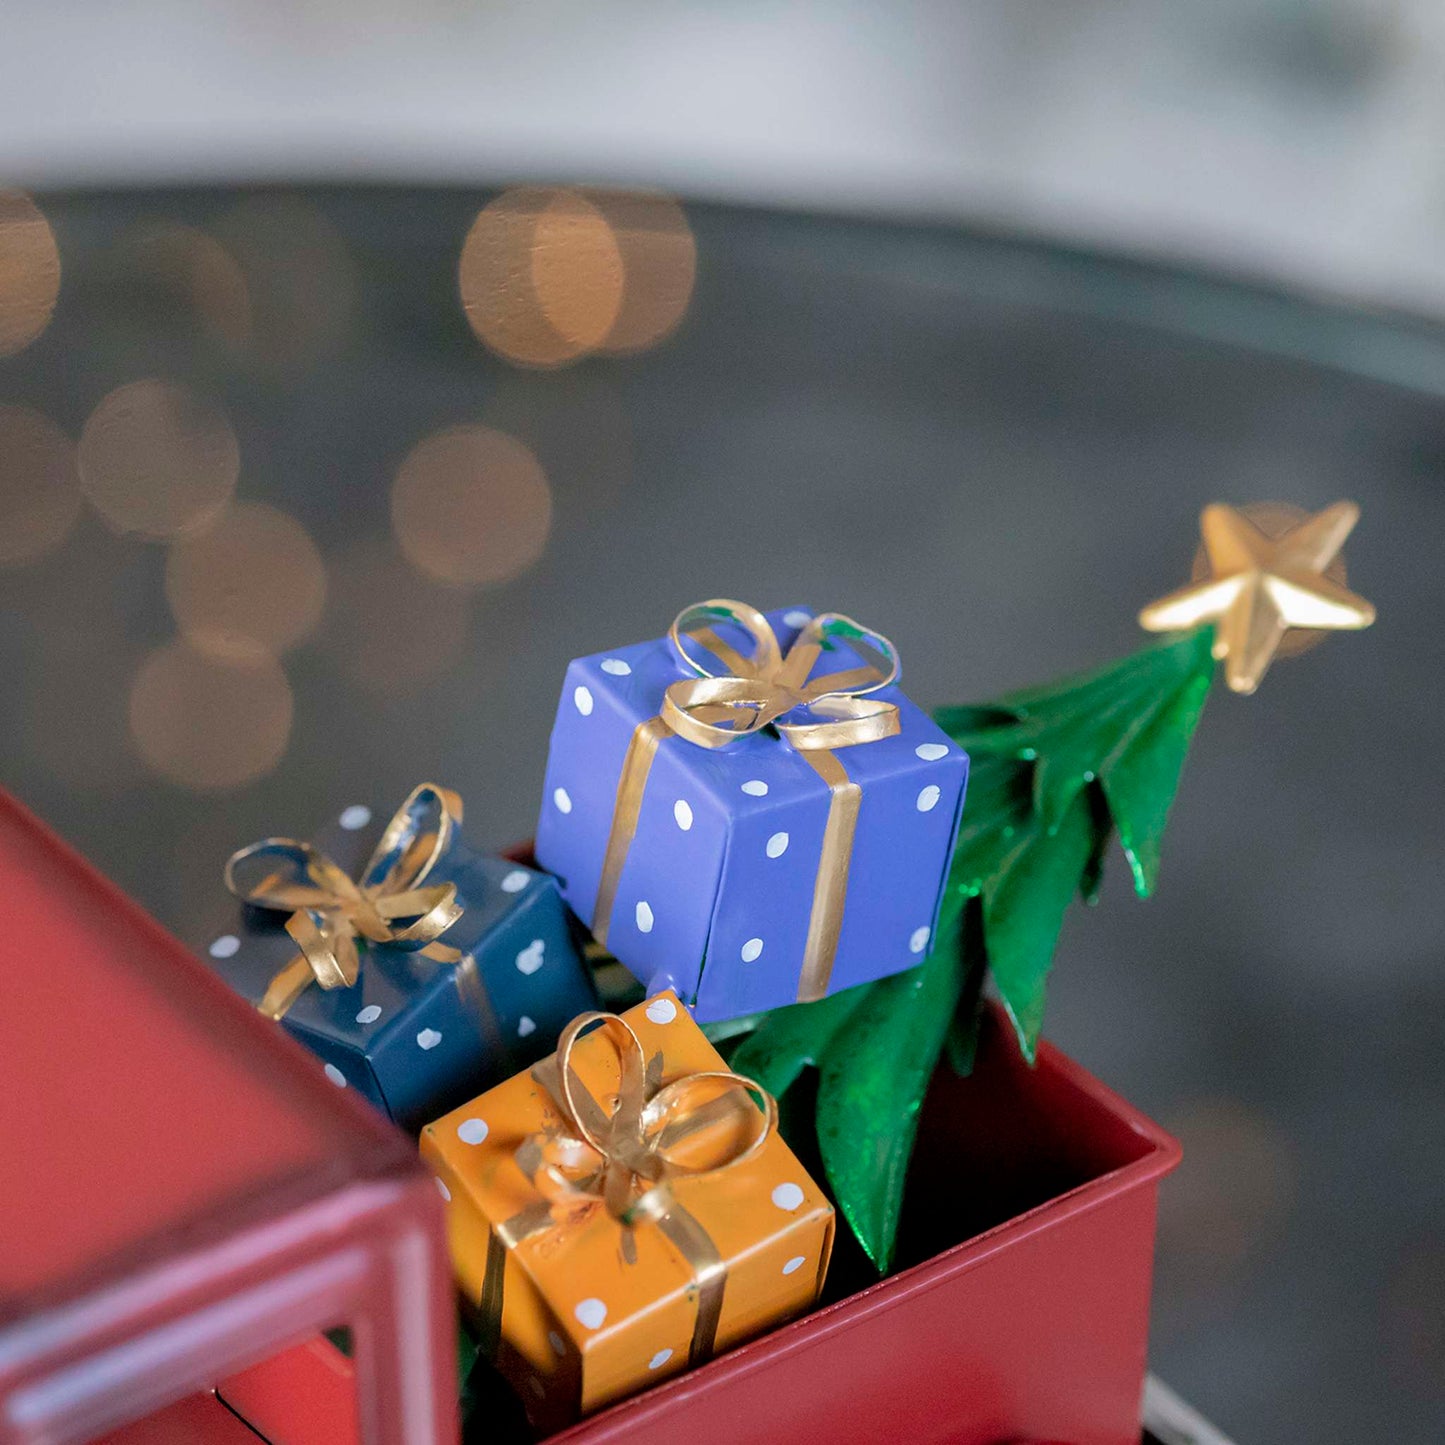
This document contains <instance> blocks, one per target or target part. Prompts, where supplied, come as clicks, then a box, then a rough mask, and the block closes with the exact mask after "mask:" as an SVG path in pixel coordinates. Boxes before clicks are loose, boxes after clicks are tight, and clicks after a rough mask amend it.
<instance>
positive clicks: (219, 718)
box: [130, 639, 293, 792]
mask: <svg viewBox="0 0 1445 1445" xmlns="http://www.w3.org/2000/svg"><path fill="white" fill-rule="evenodd" d="M292 706H293V705H292V698H291V686H290V684H289V683H288V682H287V680H286V674H285V672H283V671H282V669H281V666H280V664H279V663H278V662H277V661H276V660H275V659H274V658H272V657H271V656H270V655H269V654H267V653H265V652H263V651H261V650H260V649H259V648H258V649H256V650H255V651H253V652H252V653H251V654H250V655H249V656H247V657H244V658H243V657H239V656H236V657H229V658H226V659H224V660H223V659H220V658H217V657H214V656H211V655H209V654H207V653H203V652H200V651H198V650H197V649H195V648H194V647H192V646H191V645H190V644H189V643H188V642H186V641H185V640H184V639H179V640H177V641H174V642H171V643H168V644H167V645H165V646H164V647H160V648H157V649H156V650H155V651H154V652H152V653H151V654H150V656H149V657H147V658H146V659H145V661H144V662H143V663H142V664H141V666H140V669H139V670H138V671H137V672H136V674H135V678H134V680H133V681H132V683H131V688H130V731H131V736H132V738H133V739H134V740H135V745H136V748H137V750H138V751H139V753H140V756H141V758H142V759H143V761H144V762H145V764H146V766H147V767H148V768H150V769H151V771H152V772H155V773H158V774H159V775H160V776H161V777H163V778H166V779H168V780H170V781H171V782H173V783H178V784H180V786H181V787H183V788H189V789H192V790H194V791H196V792H219V791H223V790H226V789H231V788H238V787H240V786H242V785H243V784H245V783H249V782H251V781H253V780H254V779H256V778H259V777H262V776H264V775H265V774H266V773H268V772H270V771H271V769H272V768H274V767H275V766H276V764H277V763H278V762H280V761H281V757H282V755H283V754H284V753H285V751H286V743H287V740H288V738H289V737H290V734H291V716H292Z"/></svg>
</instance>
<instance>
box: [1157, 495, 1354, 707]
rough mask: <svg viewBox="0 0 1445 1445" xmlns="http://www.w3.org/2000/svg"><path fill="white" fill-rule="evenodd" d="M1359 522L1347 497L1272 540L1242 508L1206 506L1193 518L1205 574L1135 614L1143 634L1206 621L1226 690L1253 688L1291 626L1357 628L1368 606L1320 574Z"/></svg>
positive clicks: (1191, 625) (1252, 689)
mask: <svg viewBox="0 0 1445 1445" xmlns="http://www.w3.org/2000/svg"><path fill="white" fill-rule="evenodd" d="M1359 519H1360V509H1359V508H1358V507H1357V506H1356V505H1355V504H1354V503H1353V502H1335V503H1334V504H1333V505H1332V506H1328V507H1326V508H1325V509H1324V511H1322V512H1317V513H1316V514H1315V515H1314V516H1306V517H1305V518H1304V519H1303V520H1302V521H1299V522H1296V523H1295V524H1294V525H1293V526H1291V527H1289V528H1288V530H1286V531H1284V532H1282V533H1281V534H1280V535H1279V536H1277V537H1270V536H1268V535H1266V534H1265V533H1264V532H1262V531H1261V530H1260V529H1259V528H1258V527H1257V526H1255V524H1254V523H1253V522H1251V521H1250V520H1249V518H1248V517H1247V516H1246V515H1245V514H1244V512H1242V511H1240V510H1238V509H1236V508H1234V507H1228V506H1225V505H1223V504H1222V503H1218V502H1216V503H1214V504H1213V505H1211V506H1208V507H1206V508H1205V509H1204V511H1203V513H1202V514H1201V515H1200V518H1199V531H1200V535H1201V536H1202V537H1203V539H1204V551H1205V553H1206V555H1207V557H1208V560H1209V571H1210V575H1209V576H1208V577H1206V578H1204V580H1203V581H1200V582H1194V583H1191V584H1190V585H1189V586H1188V587H1181V588H1180V589H1179V590H1178V591H1177V592H1171V593H1170V594H1169V595H1168V596H1167V597H1161V598H1160V599H1159V600H1158V601H1157V602H1151V603H1150V604H1149V606H1148V607H1146V608H1145V609H1144V610H1143V611H1142V612H1141V613H1140V614H1139V625H1140V626H1141V627H1144V628H1145V629H1147V630H1148V631H1150V632H1178V631H1181V630H1183V629H1184V628H1187V627H1197V626H1199V625H1200V624H1201V623H1205V622H1212V623H1214V629H1215V630H1214V655H1215V657H1216V658H1218V659H1220V660H1222V661H1223V663H1224V679H1225V681H1226V682H1227V683H1228V684H1229V686H1230V688H1231V689H1232V690H1233V691H1234V692H1244V693H1249V692H1253V691H1254V690H1255V688H1257V687H1258V686H1259V684H1260V679H1261V678H1263V677H1264V674H1265V672H1266V671H1267V670H1268V668H1269V665H1270V663H1271V662H1272V661H1273V660H1274V657H1275V653H1276V652H1277V651H1278V650H1279V645H1280V643H1281V642H1282V641H1283V639H1284V636H1285V633H1286V632H1288V631H1289V630H1290V629H1291V628H1319V629H1337V628H1360V627H1368V626H1369V625H1370V624H1371V623H1372V622H1373V621H1374V620H1375V609H1374V608H1373V607H1372V606H1371V605H1370V604H1369V603H1368V602H1366V601H1365V599H1364V598H1363V597H1357V596H1356V595H1355V594H1354V593H1353V592H1350V591H1348V590H1347V589H1346V588H1345V587H1343V586H1342V585H1341V584H1340V583H1338V582H1335V581H1332V580H1331V579H1330V578H1328V577H1326V576H1325V575H1324V574H1325V569H1326V568H1327V567H1329V565H1330V563H1331V562H1333V561H1334V560H1335V556H1336V554H1337V553H1338V552H1339V550H1340V548H1341V547H1342V546H1344V542H1345V538H1346V537H1348V536H1349V535H1350V532H1351V531H1352V529H1353V528H1354V525H1355V523H1356V522H1357V521H1359Z"/></svg>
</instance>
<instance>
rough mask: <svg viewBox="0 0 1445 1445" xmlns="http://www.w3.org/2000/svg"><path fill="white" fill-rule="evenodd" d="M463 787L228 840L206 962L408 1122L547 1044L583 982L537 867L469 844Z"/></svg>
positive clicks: (337, 1072)
mask: <svg viewBox="0 0 1445 1445" xmlns="http://www.w3.org/2000/svg"><path fill="white" fill-rule="evenodd" d="M460 818H461V800H460V799H459V798H457V796H456V795H455V794H453V793H450V792H448V791H447V790H446V789H443V788H438V787H436V786H435V785H433V784H429V783H428V784H422V786H420V787H419V788H417V789H415V790H414V791H413V793H412V794H411V796H410V797H409V798H408V799H407V800H406V802H405V803H403V804H402V806H401V808H400V809H398V810H397V812H396V814H395V815H394V816H393V817H392V819H391V820H390V822H386V823H384V822H383V820H380V819H376V818H374V817H373V814H372V812H371V810H370V809H369V808H367V807H364V806H362V805H359V804H357V805H353V806H352V807H349V808H347V809H346V810H345V811H344V812H343V813H342V814H341V815H340V817H339V818H338V819H337V820H336V821H335V822H334V823H333V824H332V825H331V826H330V827H329V828H327V829H326V830H324V832H323V833H322V834H321V835H320V837H319V838H318V839H317V841H316V843H314V844H312V843H303V842H298V841H296V840H293V839H288V838H267V839H265V840H263V841H262V842H260V843H256V844H253V845H252V846H251V847H249V848H243V849H241V850H240V851H239V852H238V853H236V854H234V855H233V856H232V858H231V860H230V862H229V863H228V864H227V867H226V882H227V885H228V887H229V888H230V890H231V891H232V893H234V894H236V895H237V896H238V897H239V898H240V899H241V900H242V902H241V904H240V916H239V919H238V918H237V916H236V913H235V912H234V911H232V912H231V914H230V917H229V918H228V919H227V920H226V922H225V924H223V925H221V928H218V929H217V930H216V931H215V932H213V933H211V934H210V935H209V936H208V937H207V938H206V939H205V940H204V942H203V945H202V951H203V953H204V954H205V955H206V956H207V957H208V959H209V961H210V962H211V964H212V966H213V967H214V968H215V969H216V971H217V972H218V973H220V974H221V975H222V976H223V977H224V978H225V979H226V980H227V982H228V983H230V984H231V986H232V987H233V988H235V989H236V990H237V991H238V992H239V993H241V994H242V995H244V996H245V997H246V998H248V999H250V1000H251V1001H252V1002H253V1003H255V1004H256V1006H257V1007H258V1008H259V1009H260V1010H261V1011H262V1012H263V1013H266V1014H268V1015H270V1016H271V1017H273V1018H276V1019H279V1020H280V1023H281V1026H282V1027H283V1028H285V1029H286V1031H287V1032H288V1033H290V1034H292V1035H293V1036H294V1037H295V1038H297V1039H298V1040H299V1041H300V1042H301V1043H303V1044H305V1045H306V1047H307V1048H309V1049H310V1050H311V1051H312V1052H313V1053H314V1054H315V1055H316V1056H317V1057H318V1059H320V1060H321V1067H323V1068H324V1069H325V1072H326V1075H327V1077H328V1078H329V1079H330V1080H331V1081H332V1083H334V1084H335V1085H336V1086H337V1087H338V1088H348V1089H354V1090H355V1091H356V1092H357V1093H358V1094H360V1095H361V1096H363V1097H364V1098H366V1099H368V1100H370V1101H371V1102H372V1103H373V1104H375V1105H376V1107H377V1108H379V1109H381V1110H382V1111H383V1112H384V1113H386V1114H387V1115H389V1116H390V1117H391V1118H392V1119H393V1120H394V1121H395V1122H396V1123H397V1124H399V1125H401V1127H402V1128H404V1129H407V1130H408V1131H410V1132H412V1133H415V1132H416V1131H417V1130H419V1129H420V1128H421V1126H422V1125H423V1124H425V1123H426V1122H427V1120H428V1119H434V1118H436V1117H437V1115H438V1114H439V1113H442V1112H445V1111H446V1110H447V1109H450V1108H452V1107H454V1106H455V1105H456V1104H458V1103H459V1102H461V1101H462V1100H464V1099H469V1098H471V1097H473V1096H474V1095H475V1094H476V1093H477V1092H478V1090H479V1089H483V1088H486V1087H488V1086H490V1085H491V1084H494V1083H497V1082H498V1081H499V1080H502V1079H505V1078H508V1077H510V1076H511V1075H512V1074H514V1073H515V1072H516V1071H517V1070H518V1069H522V1068H526V1067H527V1066H528V1065H530V1064H531V1063H533V1062H534V1061H535V1060H536V1059H538V1058H541V1057H543V1056H544V1055H545V1054H547V1053H548V1052H549V1051H550V1050H551V1049H552V1048H553V1047H554V1046H555V1044H556V1040H557V1036H558V1034H559V1033H560V1032H561V1030H562V1029H563V1028H564V1027H565V1025H566V1024H567V1022H568V1021H569V1020H570V1019H572V1018H573V1017H574V1016H575V1015H576V1014H577V1013H579V1012H580V1011H582V1010H585V1009H588V1008H591V1007H592V1006H593V1004H594V1002H595V995H594V994H593V991H592V985H591V982H590V978H589V975H588V972H587V970H586V968H585V967H584V965H583V963H582V961H581V958H580V956H579V953H578V947H577V937H576V933H575V929H574V926H573V924H572V921H571V920H570V919H569V917H568V914H567V910H566V908H565V907H564V906H563V903H562V900H561V898H560V896H559V895H558V891H557V885H556V883H555V881H554V880H553V879H552V878H550V877H548V876H547V875H546V874H545V873H538V872H536V871H535V870H533V869H530V868H524V867H522V866H520V865H519V864H516V863H511V862H508V861H506V860H505V859H501V858H493V857H488V856H486V855H483V854H479V853H475V852H473V851H472V850H471V849H469V848H468V847H467V846H466V845H465V843H463V842H462V841H461V840H460V838H459V837H458V826H457V825H458V824H459V822H460Z"/></svg>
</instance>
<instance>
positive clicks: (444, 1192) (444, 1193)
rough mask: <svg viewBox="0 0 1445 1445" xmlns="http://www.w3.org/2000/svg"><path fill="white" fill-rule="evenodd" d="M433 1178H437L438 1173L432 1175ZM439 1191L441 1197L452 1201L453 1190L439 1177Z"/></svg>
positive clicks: (449, 1201) (448, 1201)
mask: <svg viewBox="0 0 1445 1445" xmlns="http://www.w3.org/2000/svg"><path fill="white" fill-rule="evenodd" d="M432 1178H433V1179H436V1175H432ZM437 1193H438V1194H440V1195H441V1197H442V1198H443V1199H445V1200H446V1202H447V1203H448V1204H450V1203H451V1202H452V1192H451V1190H450V1189H448V1188H447V1187H446V1185H445V1184H444V1183H443V1182H442V1181H441V1180H440V1179H437Z"/></svg>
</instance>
